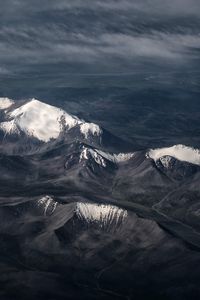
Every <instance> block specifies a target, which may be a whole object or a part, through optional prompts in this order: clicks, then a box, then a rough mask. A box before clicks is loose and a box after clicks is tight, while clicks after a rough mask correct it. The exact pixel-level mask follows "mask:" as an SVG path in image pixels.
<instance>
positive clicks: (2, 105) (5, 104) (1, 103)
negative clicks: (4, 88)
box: [0, 97, 14, 110]
mask: <svg viewBox="0 0 200 300" xmlns="http://www.w3.org/2000/svg"><path fill="white" fill-rule="evenodd" d="M13 104H14V101H13V100H12V99H9V98H3V97H0V110H3V109H6V108H9V107H10V106H11V105H13Z"/></svg>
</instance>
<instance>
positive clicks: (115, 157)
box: [96, 150, 135, 163]
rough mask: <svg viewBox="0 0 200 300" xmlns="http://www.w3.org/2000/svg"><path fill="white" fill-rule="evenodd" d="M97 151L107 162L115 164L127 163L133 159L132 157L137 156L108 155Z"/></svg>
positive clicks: (126, 154)
mask: <svg viewBox="0 0 200 300" xmlns="http://www.w3.org/2000/svg"><path fill="white" fill-rule="evenodd" d="M96 151H97V153H99V154H100V155H101V156H103V157H104V158H106V159H107V160H109V161H111V162H114V163H119V162H123V161H127V160H129V159H131V158H132V157H134V155H135V153H118V154H114V153H107V152H104V151H101V150H96Z"/></svg>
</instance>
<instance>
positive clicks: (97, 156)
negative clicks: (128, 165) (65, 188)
mask: <svg viewBox="0 0 200 300" xmlns="http://www.w3.org/2000/svg"><path fill="white" fill-rule="evenodd" d="M133 156H134V153H119V154H114V153H108V152H104V151H101V150H98V149H92V148H88V147H85V146H83V148H82V151H81V154H80V159H79V162H81V161H82V160H88V159H89V158H90V157H92V158H93V159H94V160H95V162H96V163H97V164H99V165H101V166H102V167H106V166H107V162H108V161H109V162H112V163H115V164H117V163H119V162H123V161H127V160H129V159H131V158H132V157H133Z"/></svg>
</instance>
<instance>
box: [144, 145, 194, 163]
mask: <svg viewBox="0 0 200 300" xmlns="http://www.w3.org/2000/svg"><path fill="white" fill-rule="evenodd" d="M164 156H166V157H170V156H171V157H174V158H176V159H178V160H180V161H185V162H188V163H191V164H194V165H200V151H199V150H198V149H194V148H192V147H188V146H184V145H174V146H172V147H166V148H158V149H151V150H150V151H149V152H148V153H147V157H150V158H151V159H153V160H154V161H155V162H156V161H157V160H159V159H160V158H162V157H164ZM168 159H169V158H168Z"/></svg>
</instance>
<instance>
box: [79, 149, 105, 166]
mask: <svg viewBox="0 0 200 300" xmlns="http://www.w3.org/2000/svg"><path fill="white" fill-rule="evenodd" d="M89 157H92V158H93V159H94V161H95V162H96V163H97V164H98V165H100V166H102V167H104V168H105V167H106V161H105V159H104V158H103V157H102V156H101V155H100V154H99V153H98V152H97V151H96V150H94V149H91V148H86V147H83V150H82V151H81V154H80V159H79V162H81V161H83V160H88V159H89Z"/></svg>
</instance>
